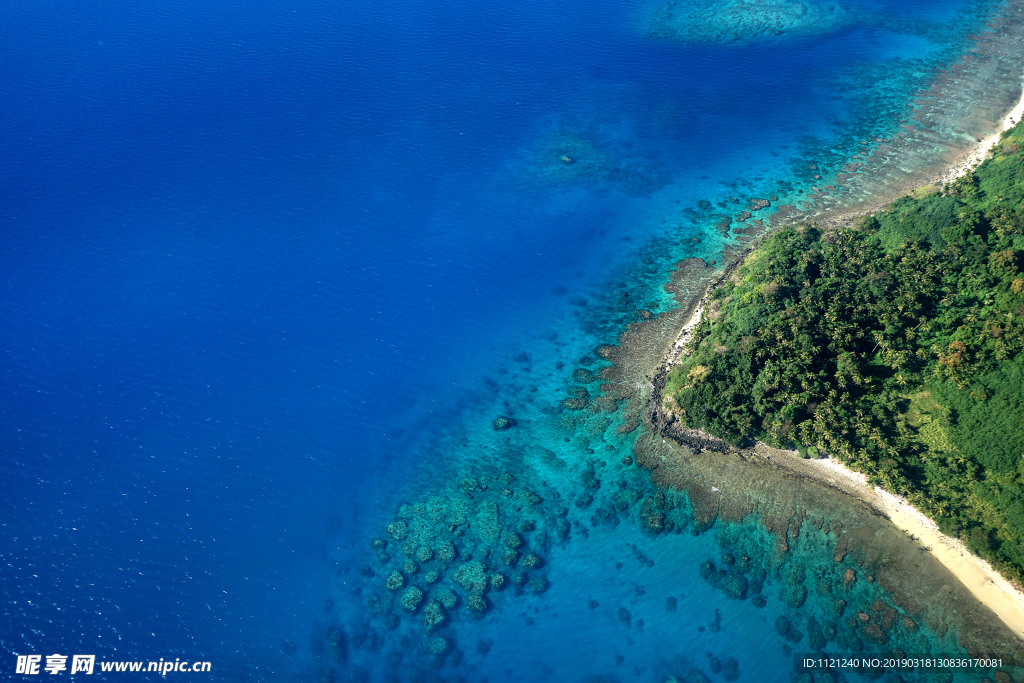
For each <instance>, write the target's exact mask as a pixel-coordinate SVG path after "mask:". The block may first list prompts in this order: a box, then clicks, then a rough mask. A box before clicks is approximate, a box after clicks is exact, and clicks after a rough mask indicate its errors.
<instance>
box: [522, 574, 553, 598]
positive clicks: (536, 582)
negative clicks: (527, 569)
mask: <svg viewBox="0 0 1024 683" xmlns="http://www.w3.org/2000/svg"><path fill="white" fill-rule="evenodd" d="M547 589H548V582H547V579H545V578H544V577H541V576H532V577H530V580H529V581H527V582H526V590H528V591H530V592H531V593H538V594H539V593H543V592H544V591H546V590H547Z"/></svg>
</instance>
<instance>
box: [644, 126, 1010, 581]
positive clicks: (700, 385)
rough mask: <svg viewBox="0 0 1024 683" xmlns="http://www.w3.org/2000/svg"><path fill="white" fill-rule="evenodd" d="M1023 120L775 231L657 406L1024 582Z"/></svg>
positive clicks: (717, 295) (741, 271) (730, 289)
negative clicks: (821, 222)
mask: <svg viewBox="0 0 1024 683" xmlns="http://www.w3.org/2000/svg"><path fill="white" fill-rule="evenodd" d="M1022 146H1024V126H1020V125H1019V126H1017V127H1016V128H1014V129H1013V130H1011V131H1009V132H1007V133H1006V134H1005V135H1004V136H1003V137H1002V139H1001V140H1000V143H999V144H998V146H997V147H996V149H995V150H994V151H993V152H992V153H990V154H989V156H988V158H987V159H986V160H985V162H984V163H983V164H981V165H980V166H979V167H978V168H977V169H976V170H975V171H974V172H973V173H970V174H968V175H966V176H963V177H961V178H959V179H958V180H956V181H955V182H954V183H952V184H951V185H948V186H945V187H935V186H933V187H927V188H923V189H922V190H919V191H918V192H917V193H916V194H915V196H912V197H911V196H908V197H903V198H902V199H899V200H897V201H896V202H894V203H893V204H891V205H890V206H889V207H888V208H887V209H886V210H885V211H883V212H881V213H878V214H876V215H873V216H868V217H865V218H862V219H858V220H857V221H855V222H854V224H853V225H851V226H849V227H845V228H835V229H827V230H823V229H818V228H817V227H815V226H811V225H799V226H794V227H788V228H784V229H780V230H779V231H778V232H776V233H774V234H773V235H771V236H770V237H769V238H768V239H767V240H766V241H765V242H764V243H763V244H762V245H761V246H759V247H758V248H757V249H755V250H753V251H752V252H751V253H750V254H749V255H748V256H747V258H745V259H744V261H743V263H742V264H741V266H740V267H739V268H738V269H737V270H736V271H735V272H734V273H733V274H732V275H731V276H730V277H729V278H728V280H726V281H725V282H724V284H723V285H721V286H720V287H718V288H717V289H715V290H714V291H713V292H712V294H711V296H710V299H711V302H710V304H709V305H708V306H707V308H706V309H705V312H704V316H703V319H702V321H701V323H700V324H699V325H698V327H697V328H696V330H695V331H694V334H693V337H692V338H691V340H690V343H689V345H688V347H687V348H686V355H685V356H684V357H683V358H682V360H681V362H680V363H679V364H677V365H676V366H675V367H674V368H673V369H672V371H671V372H670V373H669V376H668V380H667V385H666V387H665V392H664V396H665V398H664V401H665V405H664V407H665V408H666V409H667V410H669V411H671V412H672V413H674V414H675V415H677V416H678V418H679V419H680V420H681V421H682V422H683V423H684V424H686V425H687V426H689V427H693V428H696V429H700V430H703V431H705V432H707V433H710V434H713V435H715V436H717V437H719V438H721V439H724V440H725V441H727V442H729V443H731V444H733V445H737V446H740V445H743V444H745V443H749V442H750V439H752V438H756V439H760V440H762V441H764V442H765V443H767V444H769V445H771V446H775V447H784V448H796V449H797V450H798V452H799V454H800V455H801V456H802V457H819V455H820V456H824V455H826V454H828V455H829V456H832V457H835V458H837V459H839V460H841V461H842V462H844V463H846V464H847V465H848V466H850V467H851V468H852V469H855V470H858V471H861V472H864V473H865V474H867V475H868V476H869V478H870V481H872V482H874V483H876V484H878V485H880V486H882V487H884V488H886V489H887V490H889V491H891V492H893V493H897V494H900V495H903V496H906V497H907V498H908V499H909V500H910V502H911V503H912V504H914V505H915V506H916V507H918V509H920V510H922V511H923V512H925V513H926V514H928V515H930V516H931V517H932V518H933V519H935V520H936V522H937V523H938V524H939V526H940V528H941V529H942V530H943V531H944V532H945V533H947V534H949V535H952V536H957V537H959V538H961V539H962V540H963V541H964V542H965V543H966V544H967V545H968V547H969V548H970V549H971V550H972V551H973V552H974V553H976V554H978V555H979V556H981V557H984V558H985V559H988V560H990V561H991V562H992V563H993V564H994V565H995V566H996V567H997V568H998V569H999V570H1000V571H1002V572H1003V573H1004V575H1006V576H1007V577H1009V578H1013V579H1015V580H1017V581H1018V582H1024V274H1022V266H1024V157H1022V156H1021V152H1020V149H1021V147H1022Z"/></svg>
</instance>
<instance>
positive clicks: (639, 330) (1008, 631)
mask: <svg viewBox="0 0 1024 683" xmlns="http://www.w3.org/2000/svg"><path fill="white" fill-rule="evenodd" d="M1004 110H1005V109H1004ZM1022 113H1024V98H1021V99H1020V100H1018V101H1017V103H1016V104H1015V106H1013V107H1012V109H1010V110H1009V111H1008V112H1007V113H1006V114H1005V115H1004V116H1002V117H1001V120H999V122H998V124H997V125H988V127H987V130H988V131H990V132H989V134H985V135H980V136H979V137H977V138H975V140H976V142H975V144H973V145H969V146H967V147H965V148H963V149H961V150H960V151H959V153H958V154H957V155H956V156H955V157H953V160H952V162H951V163H949V164H948V165H945V166H943V167H934V166H933V167H932V168H931V169H930V174H931V175H930V177H929V176H926V175H924V174H919V175H918V176H917V177H916V178H915V181H916V183H918V184H919V187H936V186H942V185H943V184H948V183H951V182H953V181H955V179H956V178H958V177H961V176H963V175H964V174H965V173H967V172H968V171H970V170H971V169H972V168H974V167H975V166H977V164H978V163H979V162H980V161H982V160H983V159H984V158H985V156H986V154H987V153H989V151H990V150H991V149H992V148H993V147H994V146H995V145H996V144H997V143H998V141H999V139H1000V136H1001V134H1002V133H1003V132H1004V131H1007V130H1009V129H1010V128H1012V127H1013V126H1014V125H1015V124H1016V123H1017V122H1018V121H1020V119H1021V115H1022ZM997 120H998V119H997ZM993 128H995V130H994V131H993V130H992V129H993ZM946 159H947V160H948V157H947V158H946ZM915 189H918V188H912V187H908V186H906V185H905V184H903V183H901V184H899V185H897V186H896V187H895V188H894V191H889V192H882V193H877V194H874V195H873V200H872V201H869V202H862V203H860V204H859V205H858V206H849V207H844V208H841V209H838V210H834V211H822V212H808V213H810V214H811V215H813V219H812V220H813V221H814V222H815V223H816V224H817V225H818V226H819V227H824V228H825V229H826V230H827V229H829V228H835V227H838V226H844V225H849V224H850V223H851V222H852V221H853V220H854V219H856V218H858V217H860V216H863V215H866V214H869V213H873V212H875V211H878V210H880V209H884V208H885V207H886V206H888V204H889V203H890V202H892V201H893V200H894V199H896V198H898V197H900V196H904V195H906V194H910V193H912V192H913V191H914V190H915ZM806 216H807V214H805V217H804V218H803V220H807V218H806ZM800 219H801V217H800V216H798V215H794V214H793V213H792V212H785V211H783V212H780V213H778V214H776V216H775V219H774V220H773V221H772V222H771V227H772V228H774V227H780V226H781V225H785V224H787V223H794V222H798V221H799V220H800ZM768 232H770V228H769V229H766V231H765V232H763V233H761V234H759V235H758V236H757V238H756V239H755V240H753V241H751V242H749V243H748V244H747V245H745V248H743V249H736V250H734V251H731V253H730V252H727V253H726V255H725V259H724V260H725V261H726V264H725V265H724V267H722V268H721V269H717V268H714V267H713V266H712V265H709V264H707V263H705V262H703V261H701V260H699V259H690V260H687V261H683V262H680V263H679V264H678V268H677V270H676V272H675V273H674V275H673V278H672V282H671V284H670V285H668V286H667V287H666V289H668V290H669V291H672V292H674V293H676V295H677V297H678V298H679V301H680V304H681V306H680V308H679V309H678V310H677V311H676V312H674V314H673V315H664V316H662V319H660V320H658V321H645V322H642V323H637V324H635V325H634V326H632V328H631V329H630V330H629V331H627V333H626V334H625V335H624V336H623V340H622V346H621V347H620V348H621V349H623V350H622V351H618V352H616V356H617V357H616V359H615V360H616V363H617V366H616V368H615V369H610V370H609V371H608V372H607V379H609V380H610V382H609V385H608V388H609V390H611V391H614V390H615V387H619V388H620V389H619V391H620V392H623V391H625V390H626V389H625V388H628V386H629V385H630V384H631V383H635V382H636V375H637V373H638V372H640V371H641V369H642V368H643V366H644V365H646V364H649V363H650V361H651V359H652V357H654V356H656V355H657V354H656V351H655V349H656V348H657V347H658V345H659V340H660V344H661V349H662V351H661V354H662V360H661V362H660V364H659V365H658V366H657V368H652V369H651V371H650V372H649V373H648V374H646V375H645V379H646V380H647V381H650V382H651V384H652V386H653V390H652V392H651V398H650V401H649V403H648V407H647V409H646V411H645V412H644V420H645V421H646V422H647V424H649V425H650V427H651V428H652V431H653V433H654V436H652V437H651V438H650V439H646V440H645V439H644V438H641V439H640V441H638V444H637V448H636V457H637V462H638V464H640V465H642V466H644V467H645V468H647V469H649V470H650V471H651V475H652V477H653V479H654V480H655V482H656V483H657V484H659V485H663V486H668V487H672V488H676V489H683V490H686V491H687V492H688V494H689V495H690V498H691V500H692V501H693V505H694V508H695V514H696V516H697V517H698V519H704V520H706V521H707V522H708V523H712V522H713V520H714V519H726V520H730V519H732V520H738V519H742V518H744V517H746V516H747V515H750V514H757V515H760V516H761V518H762V521H763V523H764V524H765V525H766V527H768V528H769V529H774V530H775V531H776V533H777V535H778V541H779V545H780V548H781V549H782V551H783V552H784V551H785V546H786V538H787V535H788V534H792V535H793V536H794V537H795V536H796V534H797V533H799V530H800V528H801V526H802V525H803V524H804V523H805V521H806V520H807V519H809V518H813V517H814V516H815V515H818V514H820V515H822V516H821V517H819V518H818V519H817V520H813V519H812V523H814V524H815V525H816V526H818V528H821V526H822V525H823V524H828V521H827V520H828V515H827V512H824V511H827V510H829V509H830V508H832V509H839V508H842V507H844V506H846V507H849V508H850V510H853V512H852V513H849V512H848V514H852V517H850V518H847V519H846V523H845V525H843V529H844V531H843V532H840V533H838V534H836V536H837V540H836V543H837V545H836V555H837V557H839V556H841V555H842V554H843V552H844V551H845V549H846V548H848V547H852V546H849V545H848V544H849V542H850V540H851V538H850V537H847V538H844V536H846V535H847V533H849V534H851V535H852V537H854V538H856V545H857V547H858V548H859V549H860V551H861V552H865V553H867V554H869V555H870V554H872V553H874V554H875V555H876V556H875V557H874V559H873V560H871V561H872V562H874V563H875V566H878V564H877V560H878V557H879V556H885V557H886V558H887V559H886V562H883V563H882V564H883V565H885V567H886V568H885V569H882V570H880V571H878V572H877V576H875V577H874V580H877V581H879V582H880V583H883V585H885V587H886V589H888V590H891V591H892V593H893V594H894V595H896V596H898V599H902V600H905V601H907V602H906V604H907V605H908V606H909V605H912V604H913V605H915V606H918V607H919V606H921V605H925V604H929V603H930V606H931V613H932V614H937V613H943V614H945V615H946V618H951V619H953V620H955V621H956V622H957V624H956V628H958V630H959V632H960V638H961V644H963V645H964V646H965V647H967V648H968V649H969V650H973V651H979V652H980V651H986V649H987V650H988V651H992V649H993V648H996V649H998V648H1000V647H1001V648H1004V649H1003V651H1004V652H1006V651H1013V652H1015V653H1020V652H1021V651H1022V650H1021V647H1022V645H1024V640H1022V639H1024V593H1022V591H1021V589H1020V586H1018V585H1015V584H1013V583H1011V582H1010V581H1008V580H1006V579H1005V578H1004V577H1003V576H1001V575H1000V574H999V573H998V572H997V571H995V570H994V569H993V568H992V566H991V565H990V564H989V563H988V562H986V561H985V560H982V559H980V558H978V557H977V556H975V555H973V554H972V553H971V552H970V551H968V550H967V548H966V547H965V545H964V544H963V543H962V542H961V541H960V540H958V539H955V538H951V537H950V536H947V535H945V534H943V533H942V532H941V531H940V530H939V529H938V527H937V525H936V524H935V522H934V521H932V520H931V519H929V518H928V517H927V516H926V515H924V514H923V513H921V512H920V511H919V510H917V509H915V508H914V507H913V506H912V505H910V504H909V503H908V502H907V500H906V499H905V498H902V497H900V496H896V495H893V494H892V493H889V492H887V491H885V490H884V489H882V488H879V487H877V486H873V485H870V484H869V483H868V482H867V478H866V477H865V476H864V475H862V474H859V473H857V472H854V471H852V470H850V469H849V468H846V467H845V466H843V465H842V464H840V463H839V462H838V461H836V460H834V459H810V460H805V459H801V458H798V457H797V456H796V452H795V451H793V452H790V451H784V450H779V449H773V448H770V447H768V446H766V445H765V444H763V443H760V442H758V443H756V444H752V445H750V446H749V447H745V448H736V447H733V446H730V445H729V444H727V443H725V442H724V441H722V440H720V439H717V438H715V437H713V436H710V435H708V434H706V433H703V432H700V431H698V430H693V429H689V428H687V427H685V426H684V425H683V424H681V423H680V422H679V420H678V419H677V418H676V416H674V415H673V414H671V412H670V411H667V410H666V409H665V407H664V405H663V400H664V397H665V396H664V391H665V386H666V378H667V375H668V373H669V371H670V370H671V368H672V367H673V366H674V365H675V364H676V363H677V362H678V360H679V358H680V356H681V354H683V353H684V352H685V351H684V349H685V347H686V344H687V343H688V342H689V340H690V337H691V335H692V334H693V330H694V328H695V327H696V326H697V325H698V324H699V323H700V321H701V318H702V315H703V314H704V312H705V311H706V310H707V308H708V305H709V303H710V293H711V292H712V291H713V290H714V289H715V288H716V287H717V286H719V285H721V284H722V283H724V282H726V281H727V279H728V278H729V276H730V275H731V274H732V273H733V272H734V271H735V270H736V269H737V268H738V267H739V266H740V265H741V264H742V262H743V259H744V257H745V255H746V254H747V253H749V251H750V250H752V249H753V248H756V245H757V244H759V243H760V241H761V239H763V238H764V236H765V235H766V234H767V233H768ZM698 283H700V284H698ZM701 284H702V285H703V286H701ZM666 328H670V329H674V330H675V334H672V335H670V337H671V338H666V337H665V336H664V335H665V332H666V331H667V330H666ZM638 351H639V352H638ZM641 359H644V360H641ZM648 367H650V366H649V365H648ZM829 499H831V502H829ZM780 501H791V502H790V503H785V502H780ZM787 505H788V507H787ZM839 516H842V515H839ZM854 520H855V521H854ZM859 525H862V526H859ZM832 528H833V529H834V528H836V525H835V523H834V522H833V525H832ZM855 528H857V529H859V531H857V532H854V531H853V529H855ZM868 530H870V531H868ZM895 530H898V531H899V532H902V534H903V535H904V537H903V539H902V542H900V541H896V540H895V539H894V537H893V536H894V531H895ZM858 534H859V536H858ZM901 545H902V546H903V548H904V550H903V551H899V550H897V548H898V547H900V546H901ZM911 549H912V550H911ZM917 601H920V602H917ZM954 606H955V607H954ZM954 613H955V614H956V615H957V616H955V617H954V616H951V615H952V614H954ZM992 614H994V615H995V616H997V617H998V619H999V621H998V622H996V621H995V620H992V619H991V615H992Z"/></svg>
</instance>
